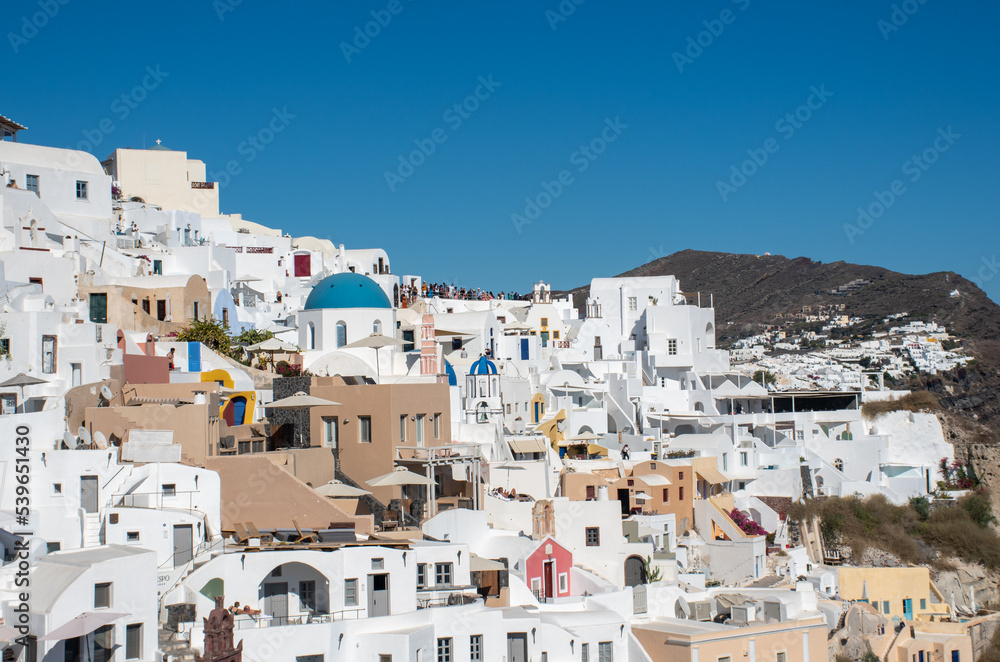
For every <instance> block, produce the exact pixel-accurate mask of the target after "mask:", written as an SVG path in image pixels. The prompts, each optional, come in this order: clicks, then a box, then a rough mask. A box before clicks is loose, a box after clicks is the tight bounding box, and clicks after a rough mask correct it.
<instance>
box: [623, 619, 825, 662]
mask: <svg viewBox="0 0 1000 662" xmlns="http://www.w3.org/2000/svg"><path fill="white" fill-rule="evenodd" d="M632 633H633V634H634V635H635V637H636V638H637V639H638V640H639V643H640V644H642V647H643V648H644V649H645V650H646V653H648V654H649V657H650V658H651V659H652V660H653V662H738V661H744V660H746V661H749V662H752V661H754V660H757V661H761V660H767V661H768V662H825V661H826V660H827V659H828V654H827V639H826V623H825V622H824V621H823V619H822V618H808V619H803V620H797V621H787V622H782V623H751V624H749V625H747V626H745V627H737V626H733V625H723V624H721V623H713V622H711V621H705V622H702V621H692V620H682V619H677V618H670V619H663V620H657V621H653V622H651V623H642V624H636V625H633V626H632Z"/></svg>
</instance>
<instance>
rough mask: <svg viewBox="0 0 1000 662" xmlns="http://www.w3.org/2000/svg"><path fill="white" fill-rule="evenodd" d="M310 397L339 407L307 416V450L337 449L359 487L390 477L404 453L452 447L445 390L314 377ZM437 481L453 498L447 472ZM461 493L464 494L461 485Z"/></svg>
mask: <svg viewBox="0 0 1000 662" xmlns="http://www.w3.org/2000/svg"><path fill="white" fill-rule="evenodd" d="M277 384H278V382H276V385H277ZM309 394H310V395H313V396H315V397H317V398H323V399H324V400H330V401H332V402H337V403H340V404H339V405H337V406H334V407H312V408H311V409H310V410H309V413H308V417H309V427H308V430H309V431H311V432H310V433H308V439H307V442H308V444H309V445H310V446H313V447H316V446H324V447H328V448H332V449H335V454H336V456H337V459H338V463H339V466H340V470H341V471H343V472H344V473H345V474H347V475H348V476H350V477H351V479H353V480H354V481H356V482H358V483H359V484H360V483H363V482H365V481H368V480H370V479H372V478H375V477H376V476H380V475H382V474H386V473H389V472H390V471H392V470H393V469H394V468H395V466H396V460H397V459H399V458H400V452H399V451H398V449H399V448H401V447H403V448H406V449H415V448H431V447H435V446H446V445H448V444H451V441H452V439H451V413H450V412H451V406H450V394H449V387H448V385H447V384H437V383H416V384H413V383H411V384H405V383H404V384H348V383H347V382H346V381H345V380H344V379H343V378H342V377H313V378H312V383H311V385H310V387H309ZM277 397H278V395H277V394H275V398H277ZM296 416H297V415H296V414H292V415H291V416H290V420H292V421H294V420H295V417H296ZM412 454H413V453H412V451H409V450H407V451H406V452H404V453H403V455H404V456H411V455H412ZM439 475H440V480H441V488H442V494H454V493H455V488H456V486H455V485H452V484H451V483H452V482H453V481H452V480H450V479H449V477H448V476H446V475H445V472H441V473H440V474H439ZM458 482H459V483H463V481H458ZM457 488H458V491H459V492H463V491H464V490H463V486H462V485H459V486H457ZM372 492H373V493H374V496H375V498H376V499H378V500H379V501H381V502H382V503H388V502H389V500H390V499H393V498H395V497H398V496H399V489H398V488H392V487H379V488H373V489H372ZM467 496H468V495H467Z"/></svg>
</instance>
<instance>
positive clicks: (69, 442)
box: [63, 430, 76, 448]
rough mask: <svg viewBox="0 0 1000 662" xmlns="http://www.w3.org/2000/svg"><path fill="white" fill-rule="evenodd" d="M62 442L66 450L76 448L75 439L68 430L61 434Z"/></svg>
mask: <svg viewBox="0 0 1000 662" xmlns="http://www.w3.org/2000/svg"><path fill="white" fill-rule="evenodd" d="M63 442H64V443H65V444H66V447H67V448H76V437H75V436H74V435H73V433H72V432H70V431H69V430H66V432H64V433H63Z"/></svg>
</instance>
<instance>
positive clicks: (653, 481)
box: [632, 474, 672, 487]
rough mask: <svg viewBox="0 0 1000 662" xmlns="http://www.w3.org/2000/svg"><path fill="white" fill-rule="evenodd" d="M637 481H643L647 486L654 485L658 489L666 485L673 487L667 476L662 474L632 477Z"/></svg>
mask: <svg viewBox="0 0 1000 662" xmlns="http://www.w3.org/2000/svg"><path fill="white" fill-rule="evenodd" d="M632 478H635V479H636V480H641V481H642V482H644V483H646V484H647V485H654V486H656V487H662V486H664V485H672V483H671V482H670V479H669V478H667V477H666V476H661V475H660V474H644V475H642V476H632Z"/></svg>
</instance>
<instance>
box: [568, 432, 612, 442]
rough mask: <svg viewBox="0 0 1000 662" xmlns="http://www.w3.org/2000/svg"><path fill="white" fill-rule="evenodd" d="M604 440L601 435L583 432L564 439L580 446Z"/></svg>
mask: <svg viewBox="0 0 1000 662" xmlns="http://www.w3.org/2000/svg"><path fill="white" fill-rule="evenodd" d="M602 439H604V437H603V436H602V435H599V434H594V433H593V432H584V433H583V434H577V435H573V436H572V437H566V439H565V441H568V442H571V443H575V444H580V443H587V442H590V441H600V440H602Z"/></svg>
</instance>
